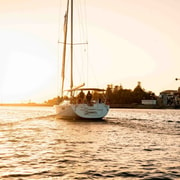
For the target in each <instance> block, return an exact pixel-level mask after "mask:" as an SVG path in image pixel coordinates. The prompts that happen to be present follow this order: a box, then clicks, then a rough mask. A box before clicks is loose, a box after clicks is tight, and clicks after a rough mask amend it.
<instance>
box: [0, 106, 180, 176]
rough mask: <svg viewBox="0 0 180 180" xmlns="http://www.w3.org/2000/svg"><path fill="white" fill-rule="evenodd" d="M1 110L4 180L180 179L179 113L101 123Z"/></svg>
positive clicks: (137, 112) (118, 115)
mask: <svg viewBox="0 0 180 180" xmlns="http://www.w3.org/2000/svg"><path fill="white" fill-rule="evenodd" d="M53 114H54V109H53V108H51V107H5V106H1V107H0V179H10V180H16V179H17V180H24V179H28V180H30V179H50V180H52V179H62V180H63V179H68V180H69V179H70V180H71V179H98V180H99V179H108V180H112V179H126V180H129V179H143V180H151V179H157V180H159V179H166V180H169V179H180V110H149V109H110V112H109V114H108V115H107V116H106V118H105V119H104V120H101V121H93V120H88V121H83V120H71V121H70V120H62V119H56V117H55V116H54V115H53Z"/></svg>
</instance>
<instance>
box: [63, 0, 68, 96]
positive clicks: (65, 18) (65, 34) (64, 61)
mask: <svg viewBox="0 0 180 180" xmlns="http://www.w3.org/2000/svg"><path fill="white" fill-rule="evenodd" d="M68 11H69V0H68V1H67V10H66V13H65V15H64V46H63V59H62V72H61V77H62V87H61V96H63V91H64V78H65V64H66V43H67V29H68V25H67V24H68Z"/></svg>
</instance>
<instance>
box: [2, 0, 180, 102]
mask: <svg viewBox="0 0 180 180" xmlns="http://www.w3.org/2000/svg"><path fill="white" fill-rule="evenodd" d="M64 1H65V0H64ZM76 1H77V0H76ZM82 1H85V0H81V2H82ZM61 2H62V0H13V1H12V0H0V4H1V6H0V49H1V53H0V103H6V102H28V101H29V100H31V101H33V102H43V101H45V100H48V99H51V98H53V97H55V96H57V95H58V93H59V92H60V89H59V88H60V85H59V84H58V83H59V80H58V76H60V73H59V70H58V67H57V66H58V64H60V63H59V62H58V45H57V42H58V34H59V32H58V31H59V14H60V13H61V12H60V13H59V11H60V10H61V9H60V5H61ZM86 9H87V29H88V50H89V53H88V54H89V61H91V65H92V66H93V76H95V77H96V80H95V81H91V82H90V85H91V86H98V87H102V88H106V85H107V84H114V85H120V84H121V85H122V86H123V87H124V88H129V89H133V88H134V87H135V86H136V85H137V82H138V81H140V82H141V84H142V87H143V88H144V89H145V90H147V91H149V90H151V91H153V92H155V94H156V95H159V92H161V91H162V90H166V89H175V90H176V89H178V87H179V86H180V81H175V78H176V77H178V78H180V69H179V68H180V1H179V0H86ZM63 13H64V12H63ZM61 21H62V20H61ZM59 56H61V54H60V55H59ZM58 73H59V74H58Z"/></svg>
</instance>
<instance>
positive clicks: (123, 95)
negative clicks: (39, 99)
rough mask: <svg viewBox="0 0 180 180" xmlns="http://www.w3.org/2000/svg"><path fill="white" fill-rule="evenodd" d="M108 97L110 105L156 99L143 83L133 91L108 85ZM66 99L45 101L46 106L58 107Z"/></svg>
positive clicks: (57, 98) (59, 98)
mask: <svg viewBox="0 0 180 180" xmlns="http://www.w3.org/2000/svg"><path fill="white" fill-rule="evenodd" d="M105 95H106V97H107V99H108V101H109V102H110V104H141V100H143V99H156V96H155V94H154V93H153V92H151V91H148V92H146V91H145V90H144V89H143V88H142V87H141V82H138V84H137V86H136V87H135V88H134V90H131V89H124V88H123V86H122V85H120V86H118V85H116V86H113V85H112V84H110V85H107V89H106V94H105ZM93 97H98V98H101V99H103V96H102V97H101V96H100V95H99V94H97V93H96V92H94V93H93ZM98 98H97V99H98ZM64 99H66V100H67V99H68V97H67V96H65V97H59V96H58V97H56V98H53V99H50V100H48V101H45V104H47V105H56V104H59V103H60V102H62V101H63V100H64Z"/></svg>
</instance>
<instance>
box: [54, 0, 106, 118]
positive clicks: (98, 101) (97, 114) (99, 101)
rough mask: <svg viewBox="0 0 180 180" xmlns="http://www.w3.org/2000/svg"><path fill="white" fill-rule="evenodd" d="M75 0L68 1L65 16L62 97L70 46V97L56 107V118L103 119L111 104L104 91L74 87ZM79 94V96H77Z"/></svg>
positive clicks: (82, 85)
mask: <svg viewBox="0 0 180 180" xmlns="http://www.w3.org/2000/svg"><path fill="white" fill-rule="evenodd" d="M73 8H74V7H73V0H68V1H67V8H66V12H65V15H64V41H63V57H62V84H61V91H62V92H61V96H62V97H63V93H64V91H65V90H64V81H65V64H66V63H65V62H66V47H67V45H69V46H70V62H71V63H70V89H69V90H67V91H68V92H69V93H70V97H69V98H66V100H63V101H62V102H61V103H60V104H59V105H55V109H56V116H57V117H58V118H68V119H75V118H82V119H102V118H103V117H105V116H106V115H107V113H108V111H109V104H108V103H107V101H106V98H105V96H104V94H105V93H104V92H105V90H104V89H99V88H89V87H86V88H85V87H84V86H85V84H84V83H83V84H81V85H79V86H77V87H73V84H74V82H73V80H74V79H73V46H74V43H73ZM69 9H70V10H69ZM68 16H70V20H71V21H70V22H71V23H70V24H71V26H70V27H71V28H70V29H71V32H70V33H69V34H70V41H71V42H70V43H67V35H68V33H67V31H68V19H69V18H68ZM85 92H86V94H85ZM77 94H78V95H77Z"/></svg>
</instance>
